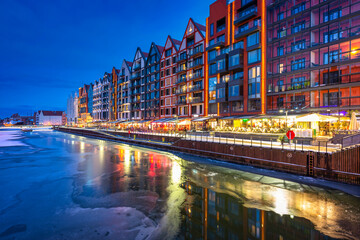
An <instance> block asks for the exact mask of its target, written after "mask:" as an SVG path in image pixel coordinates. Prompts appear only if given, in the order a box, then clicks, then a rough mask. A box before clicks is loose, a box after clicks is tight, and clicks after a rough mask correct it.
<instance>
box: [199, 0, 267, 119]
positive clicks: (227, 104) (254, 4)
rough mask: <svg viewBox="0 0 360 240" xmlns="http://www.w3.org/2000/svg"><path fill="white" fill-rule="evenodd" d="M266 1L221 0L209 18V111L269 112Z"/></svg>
mask: <svg viewBox="0 0 360 240" xmlns="http://www.w3.org/2000/svg"><path fill="white" fill-rule="evenodd" d="M265 10H266V8H265V1H261V0H235V1H227V0H218V1H216V2H215V3H213V4H211V5H210V16H209V17H208V18H207V48H206V51H207V60H208V64H207V73H208V75H207V82H208V83H209V109H208V113H209V114H216V115H219V116H231V115H255V114H264V113H265V112H266V108H265V107H266V105H265V99H266V76H265V72H266V69H265V67H266V66H265V64H264V63H265V62H264V61H262V60H265V59H266V55H265V51H266V47H265V46H262V45H263V44H261V43H264V42H265V41H266V40H265V39H266V38H265V34H266V31H265V30H264V26H266V21H265V20H266V18H265V16H264V17H262V15H263V12H264V11H265Z"/></svg>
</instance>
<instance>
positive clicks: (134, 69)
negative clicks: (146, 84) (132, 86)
mask: <svg viewBox="0 0 360 240" xmlns="http://www.w3.org/2000/svg"><path fill="white" fill-rule="evenodd" d="M140 68H141V64H134V66H133V69H132V70H133V71H137V70H139V69H140Z"/></svg>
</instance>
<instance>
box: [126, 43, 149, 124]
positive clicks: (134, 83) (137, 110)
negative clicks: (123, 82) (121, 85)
mask: <svg viewBox="0 0 360 240" xmlns="http://www.w3.org/2000/svg"><path fill="white" fill-rule="evenodd" d="M147 56H148V54H147V53H145V52H143V51H141V49H140V48H139V47H138V48H137V49H136V52H135V57H134V61H133V66H132V69H131V70H132V71H131V79H130V91H131V119H132V120H141V119H143V118H144V111H145V96H146V94H145V63H146V59H147Z"/></svg>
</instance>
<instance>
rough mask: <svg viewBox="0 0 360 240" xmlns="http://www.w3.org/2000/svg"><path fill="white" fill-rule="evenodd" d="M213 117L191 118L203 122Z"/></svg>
mask: <svg viewBox="0 0 360 240" xmlns="http://www.w3.org/2000/svg"><path fill="white" fill-rule="evenodd" d="M211 118H213V117H199V118H194V119H193V120H191V121H192V122H203V121H205V120H209V119H211Z"/></svg>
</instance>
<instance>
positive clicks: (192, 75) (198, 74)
mask: <svg viewBox="0 0 360 240" xmlns="http://www.w3.org/2000/svg"><path fill="white" fill-rule="evenodd" d="M202 77H203V73H202V72H195V73H192V74H190V75H189V81H192V80H195V79H198V78H202Z"/></svg>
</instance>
